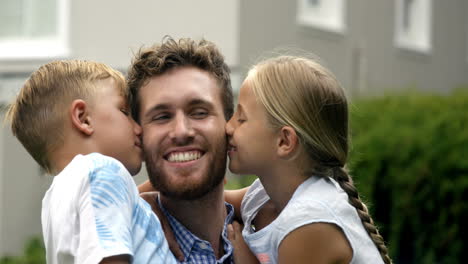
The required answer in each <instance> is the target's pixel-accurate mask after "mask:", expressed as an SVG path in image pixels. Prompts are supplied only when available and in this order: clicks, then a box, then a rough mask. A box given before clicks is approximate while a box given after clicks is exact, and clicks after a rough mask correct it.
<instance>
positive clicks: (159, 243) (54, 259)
mask: <svg viewBox="0 0 468 264" xmlns="http://www.w3.org/2000/svg"><path fill="white" fill-rule="evenodd" d="M41 218H42V231H43V236H44V242H45V247H46V255H47V263H60V264H62V263H93V264H95V263H99V262H100V261H101V260H102V259H103V258H105V257H109V256H115V255H122V254H128V255H130V256H131V259H132V261H133V263H176V261H175V258H174V256H173V255H172V253H171V252H170V251H169V247H168V245H167V241H166V240H165V237H164V233H163V231H162V228H161V224H160V222H159V220H158V218H157V217H156V216H155V215H154V214H153V212H152V211H151V207H150V206H149V204H148V203H146V202H145V201H144V200H143V199H141V198H140V196H139V194H138V190H137V188H136V185H135V182H134V181H133V179H132V177H131V176H130V174H129V173H128V171H127V170H126V169H125V167H124V166H123V165H122V164H121V163H120V162H119V161H117V160H116V159H113V158H111V157H107V156H104V155H101V154H98V153H93V154H89V155H86V156H83V155H77V156H76V157H75V158H74V159H73V160H72V162H70V164H68V166H67V167H65V169H64V170H63V171H62V172H61V173H60V174H58V175H57V176H55V177H54V180H53V182H52V185H51V186H50V188H49V190H48V191H47V192H46V194H45V196H44V199H43V200H42V216H41Z"/></svg>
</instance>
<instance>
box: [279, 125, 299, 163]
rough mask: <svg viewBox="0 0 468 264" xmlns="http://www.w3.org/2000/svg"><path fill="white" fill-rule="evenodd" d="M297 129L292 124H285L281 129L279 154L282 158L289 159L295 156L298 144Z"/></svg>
mask: <svg viewBox="0 0 468 264" xmlns="http://www.w3.org/2000/svg"><path fill="white" fill-rule="evenodd" d="M298 141H299V139H298V137H297V134H296V131H295V130H294V129H293V128H292V127H290V126H284V127H282V128H281V129H280V131H279V136H278V145H277V146H278V147H277V154H278V156H279V157H280V158H284V159H289V158H292V157H293V156H294V154H295V153H296V149H297V146H298Z"/></svg>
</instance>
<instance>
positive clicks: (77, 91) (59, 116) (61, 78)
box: [5, 60, 128, 173]
mask: <svg viewBox="0 0 468 264" xmlns="http://www.w3.org/2000/svg"><path fill="white" fill-rule="evenodd" d="M107 78H113V79H114V80H115V82H116V84H117V87H119V89H120V91H121V93H122V95H123V96H125V97H127V94H128V92H127V88H126V85H125V79H124V77H123V75H122V74H121V73H120V72H118V71H116V70H114V69H112V68H110V67H109V66H107V65H105V64H102V63H98V62H93V61H83V60H64V61H54V62H50V63H47V64H45V65H43V66H41V67H40V68H39V69H38V70H36V71H35V72H33V73H32V74H31V76H30V77H29V79H28V80H27V81H26V82H25V84H24V85H23V87H22V88H21V90H20V91H19V93H18V95H17V97H16V99H15V100H14V101H13V102H12V103H11V104H10V105H9V106H8V108H7V113H6V117H5V121H7V122H9V123H10V124H11V131H12V132H13V135H15V136H16V137H17V138H18V140H19V141H20V142H21V144H23V146H24V147H25V148H26V150H27V151H28V152H29V154H30V155H31V156H32V157H33V158H34V159H35V160H36V162H37V163H39V165H40V166H41V167H42V168H43V169H45V170H46V171H47V172H49V173H51V172H52V169H53V168H52V167H53V166H52V164H51V162H50V160H49V154H50V153H51V151H53V150H54V149H56V148H57V147H59V146H61V145H62V144H63V140H64V127H65V120H66V119H65V117H66V114H67V107H68V106H69V104H70V103H71V102H72V101H73V100H75V99H83V100H92V96H93V95H94V92H95V91H96V88H97V87H96V85H95V82H97V81H99V80H104V79H107Z"/></svg>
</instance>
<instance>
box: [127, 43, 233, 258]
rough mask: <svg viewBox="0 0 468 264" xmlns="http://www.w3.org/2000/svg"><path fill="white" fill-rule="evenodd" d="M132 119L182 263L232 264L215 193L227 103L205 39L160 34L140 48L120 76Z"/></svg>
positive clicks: (226, 214) (219, 195)
mask: <svg viewBox="0 0 468 264" xmlns="http://www.w3.org/2000/svg"><path fill="white" fill-rule="evenodd" d="M128 83H129V88H130V91H131V97H132V107H133V114H134V116H135V119H136V120H137V121H138V122H139V123H140V125H141V127H142V130H143V148H144V152H145V161H146V167H147V170H148V175H149V178H150V182H151V184H152V185H153V187H154V188H155V189H156V190H158V191H159V192H160V195H159V197H155V199H154V200H153V201H150V202H153V203H158V204H159V206H160V207H161V208H162V209H163V211H164V213H165V214H166V216H167V218H168V220H169V223H170V225H171V227H172V229H173V231H174V234H175V236H176V239H177V242H178V243H179V245H180V248H181V250H182V252H183V253H184V257H185V259H184V261H183V262H184V263H232V261H233V257H232V246H231V244H230V242H229V241H228V239H227V230H226V227H227V224H228V223H230V222H231V221H232V218H233V213H234V212H233V208H232V206H231V205H229V204H226V203H225V202H224V198H223V190H224V188H223V179H224V174H225V170H226V135H225V124H226V120H229V118H230V117H231V116H232V113H233V101H232V89H231V81H230V76H229V68H228V66H227V65H226V63H225V62H224V57H223V56H222V55H221V53H220V52H219V50H218V49H217V48H216V46H215V45H214V44H213V43H211V42H209V41H206V40H201V41H199V42H196V41H194V40H191V39H180V40H178V41H176V40H174V39H172V38H169V37H167V38H165V39H164V40H163V42H162V44H160V45H155V46H153V47H151V48H148V49H144V50H141V51H140V52H139V53H138V54H137V55H136V57H135V59H134V60H133V63H132V66H131V67H130V70H129V74H128Z"/></svg>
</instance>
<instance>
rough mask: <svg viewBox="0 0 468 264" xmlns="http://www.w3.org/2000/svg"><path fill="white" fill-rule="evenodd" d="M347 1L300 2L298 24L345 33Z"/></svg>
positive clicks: (303, 0)
mask: <svg viewBox="0 0 468 264" xmlns="http://www.w3.org/2000/svg"><path fill="white" fill-rule="evenodd" d="M345 4H346V0H298V2H297V8H298V9H297V22H298V23H299V24H301V25H306V26H312V27H316V28H319V29H322V30H326V31H332V32H337V33H344V32H345V30H346V25H345V9H346V6H345Z"/></svg>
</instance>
